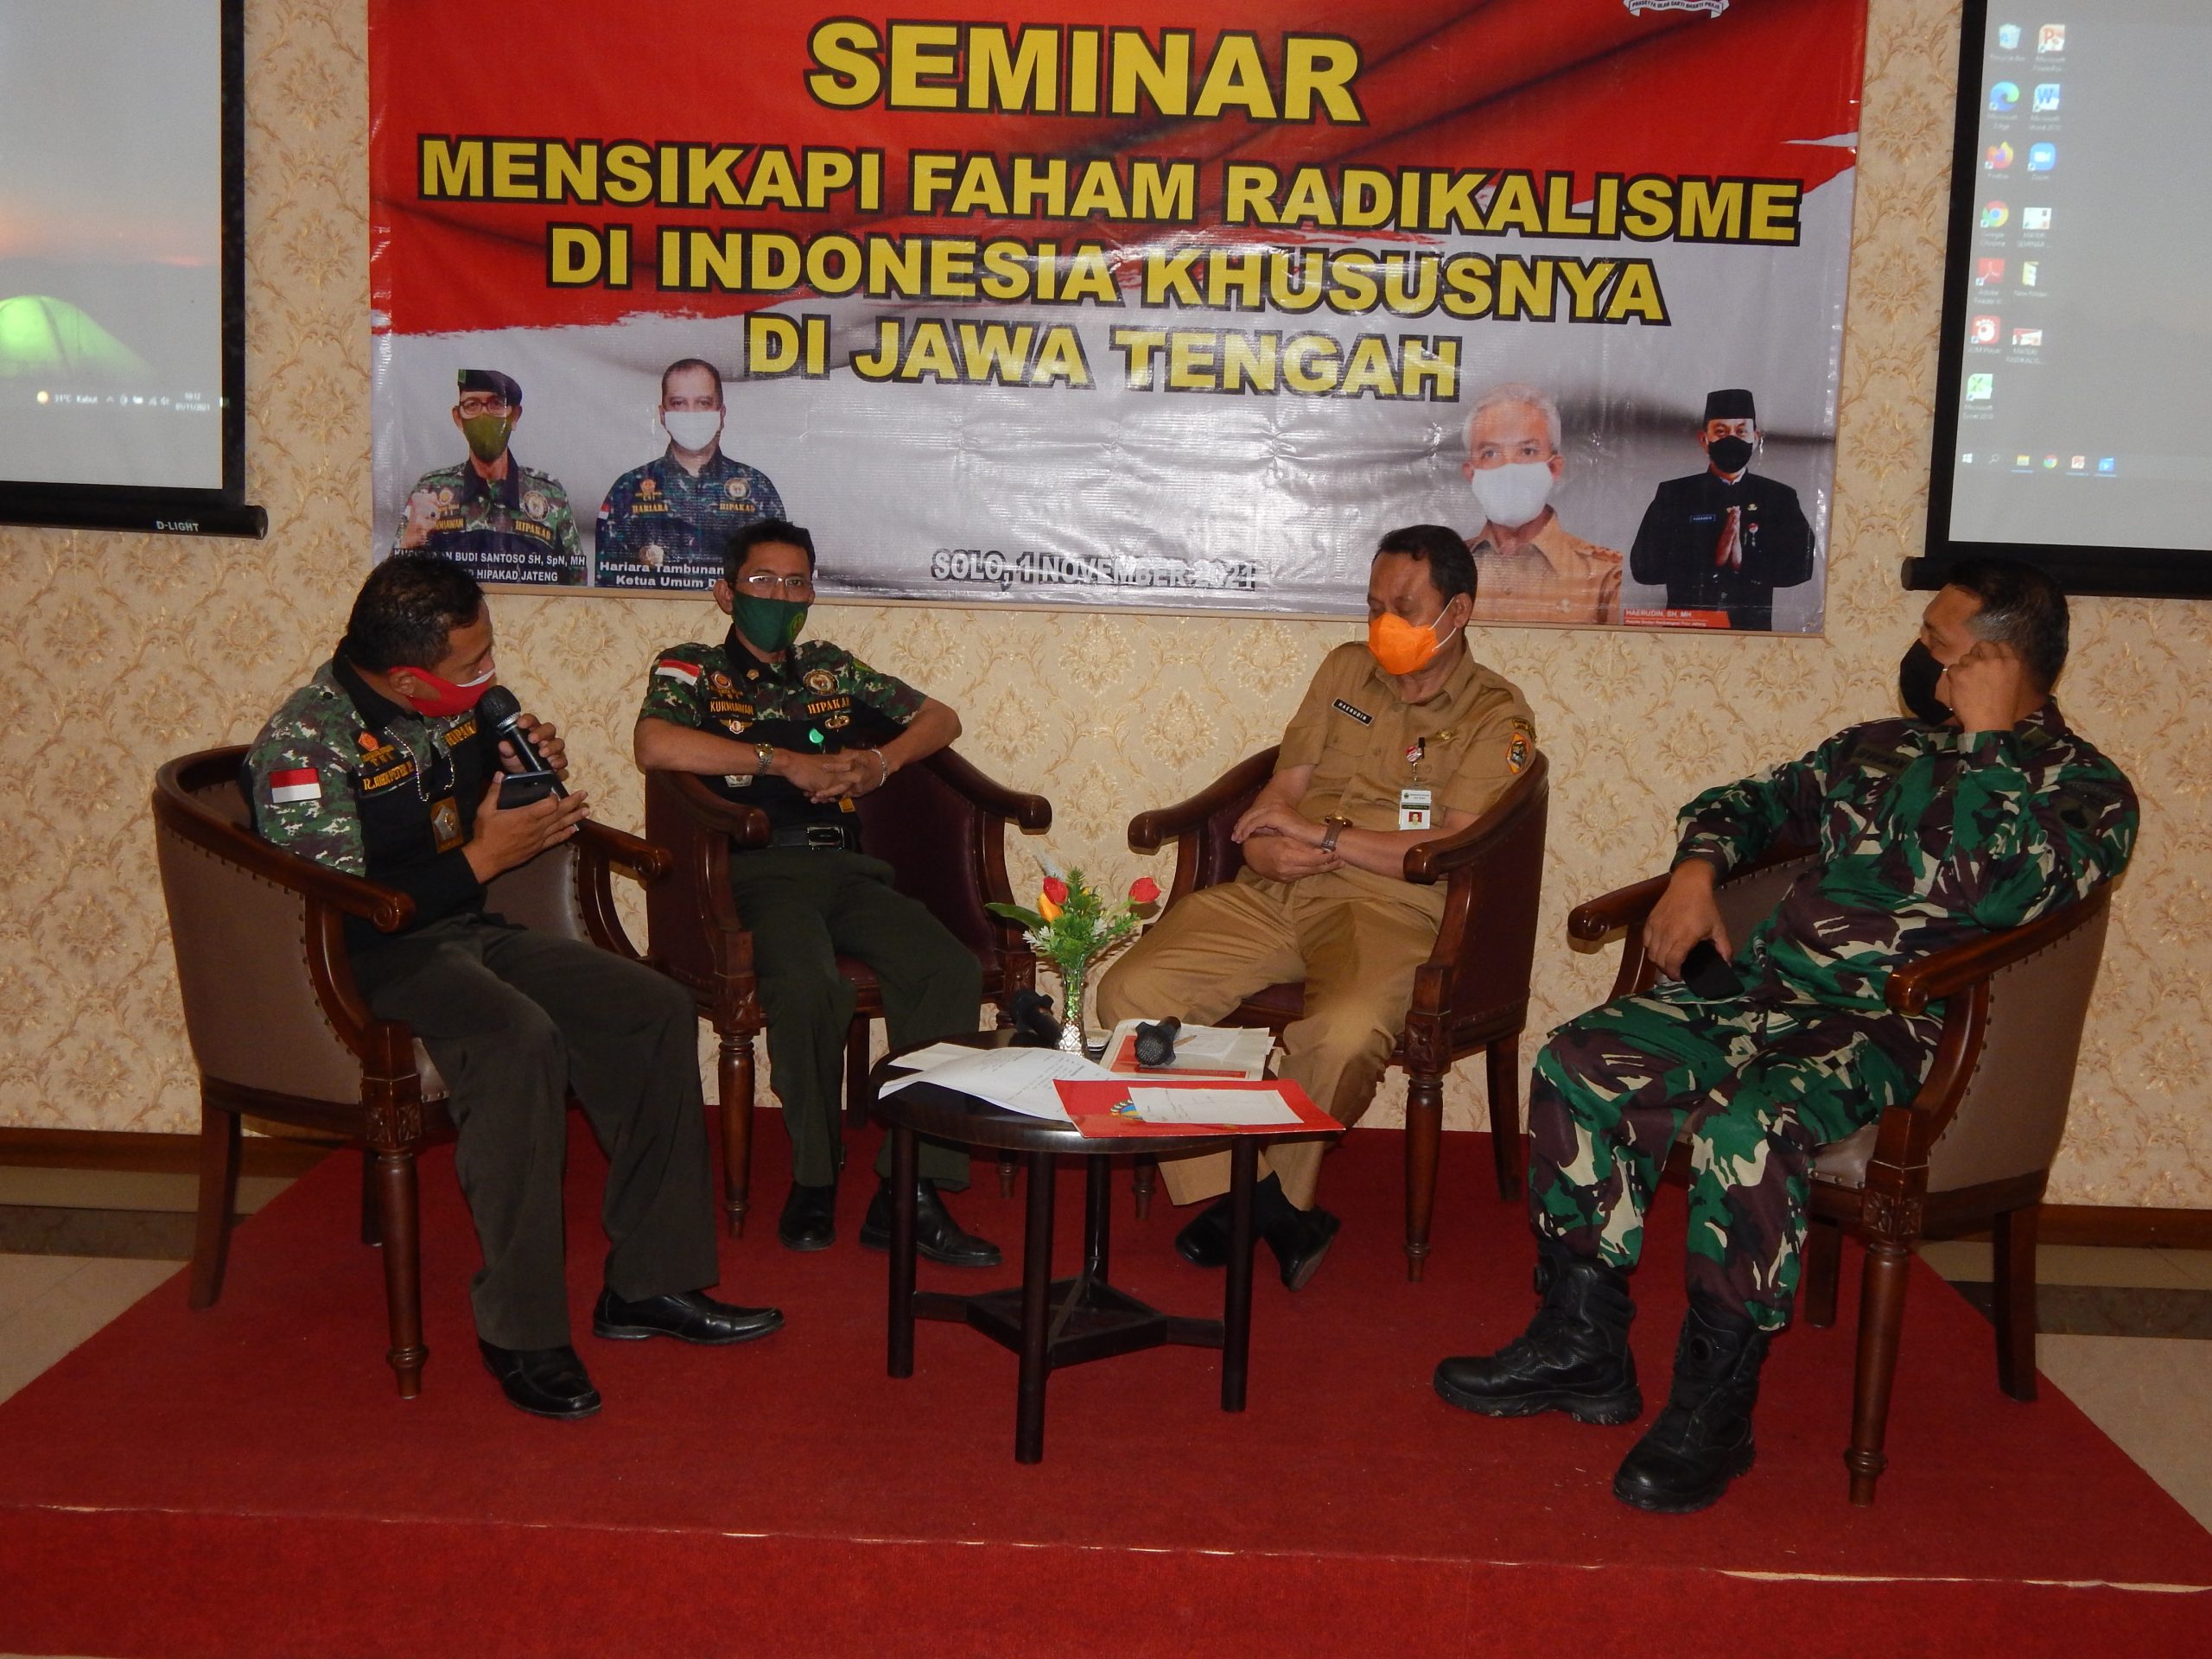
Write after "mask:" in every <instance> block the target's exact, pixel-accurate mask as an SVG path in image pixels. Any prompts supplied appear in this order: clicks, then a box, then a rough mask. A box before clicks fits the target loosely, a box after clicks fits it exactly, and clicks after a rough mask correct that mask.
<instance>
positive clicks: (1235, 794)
mask: <svg viewBox="0 0 2212 1659" xmlns="http://www.w3.org/2000/svg"><path fill="white" fill-rule="evenodd" d="M1277 753H1280V748H1279V747H1278V748H1271V749H1262V750H1261V751H1260V753H1257V754H1254V755H1248V756H1246V757H1245V758H1244V759H1243V760H1240V761H1238V762H1237V763H1236V765H1235V766H1231V767H1230V769H1229V770H1228V771H1227V772H1223V773H1222V774H1221V776H1220V777H1218V778H1217V779H1214V780H1213V782H1211V784H1208V785H1206V786H1205V788H1204V789H1202V790H1200V791H1198V793H1197V794H1195V795H1193V796H1192V797H1191V798H1189V799H1188V800H1183V801H1178V802H1176V803H1175V804H1174V805H1173V806H1159V807H1154V809H1153V810H1151V811H1149V812H1140V813H1138V814H1137V815H1136V817H1134V818H1131V819H1130V820H1129V846H1130V848H1131V849H1132V850H1134V851H1135V852H1140V853H1156V852H1158V851H1159V850H1160V848H1161V847H1162V846H1164V845H1165V844H1166V842H1169V841H1171V840H1173V838H1174V837H1176V836H1180V835H1183V834H1185V833H1186V832H1187V831H1190V830H1193V829H1200V828H1203V827H1204V826H1205V823H1206V821H1207V820H1208V819H1209V818H1211V817H1213V816H1214V815H1215V814H1216V813H1217V812H1219V811H1221V810H1224V808H1226V807H1228V806H1229V805H1230V804H1232V803H1234V802H1235V801H1236V800H1238V799H1239V798H1242V797H1243V796H1247V795H1249V794H1251V793H1253V792H1254V791H1256V790H1258V789H1260V788H1262V787H1263V786H1264V785H1266V783H1267V781H1268V779H1270V778H1272V777H1273V776H1274V770H1275V756H1276V755H1277Z"/></svg>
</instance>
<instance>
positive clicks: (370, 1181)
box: [361, 1147, 384, 1249]
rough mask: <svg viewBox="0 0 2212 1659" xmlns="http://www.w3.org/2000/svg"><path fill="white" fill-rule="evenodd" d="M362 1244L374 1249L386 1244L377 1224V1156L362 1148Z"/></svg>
mask: <svg viewBox="0 0 2212 1659" xmlns="http://www.w3.org/2000/svg"><path fill="white" fill-rule="evenodd" d="M361 1243H364V1244H365V1245H367V1246H368V1247H369V1248H370V1249H376V1248H377V1246H378V1245H379V1244H381V1243H384V1229H383V1228H382V1227H380V1226H379V1225H378V1224H377V1155H376V1154H375V1153H373V1152H372V1151H370V1150H369V1148H368V1147H362V1148H361Z"/></svg>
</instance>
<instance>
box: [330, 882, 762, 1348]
mask: <svg viewBox="0 0 2212 1659" xmlns="http://www.w3.org/2000/svg"><path fill="white" fill-rule="evenodd" d="M353 971H354V976H355V978H356V979H357V980H358V981H359V984H360V987H361V991H362V994H363V995H365V997H366V998H367V999H368V1003H369V1007H370V1008H371V1009H372V1010H373V1011H374V1012H375V1013H376V1014H378V1015H379V1016H381V1017H383V1018H385V1019H389V1020H405V1021H406V1022H407V1023H408V1024H409V1025H410V1026H412V1027H414V1030H415V1034H416V1037H418V1038H420V1039H422V1043H423V1047H424V1048H426V1049H428V1050H429V1055H430V1058H431V1059H432V1060H434V1061H435V1062H436V1065H437V1068H438V1071H439V1072H440V1073H441V1075H442V1076H443V1077H444V1078H445V1080H446V1084H447V1086H448V1089H449V1090H451V1094H450V1097H449V1099H448V1110H449V1111H450V1112H451V1114H452V1116H453V1119H454V1124H455V1126H456V1128H458V1130H459V1132H460V1147H459V1150H458V1154H457V1156H456V1158H455V1160H454V1162H455V1166H456V1168H457V1169H458V1170H459V1172H460V1175H461V1192H462V1193H463V1194H464V1195H465V1196H466V1197H467V1200H468V1210H469V1214H470V1216H471V1217H472V1218H473V1219H474V1222H475V1224H476V1236H477V1240H478V1242H479V1243H480V1244H481V1245H482V1246H483V1250H484V1265H483V1268H482V1269H481V1270H480V1271H479V1272H478V1274H476V1276H475V1278H474V1280H472V1281H470V1286H469V1296H470V1300H471V1301H472V1302H473V1304H474V1307H475V1313H476V1331H477V1334H478V1335H479V1336H480V1337H482V1338H483V1339H484V1340H485V1341H486V1342H490V1343H494V1344H498V1345H499V1346H500V1347H502V1348H554V1347H559V1346H561V1345H562V1344H565V1343H566V1342H568V1340H569V1298H568V1291H567V1286H566V1275H565V1274H564V1272H563V1256H564V1254H565V1250H564V1244H563V1227H562V1214H563V1212H562V1201H561V1185H562V1178H563V1172H564V1168H565V1165H566V1161H567V1154H568V1145H569V1132H568V1110H567V1103H568V1096H569V1091H570V1090H574V1091H575V1096H576V1097H577V1099H578V1100H580V1101H581V1102H582V1103H583V1109H584V1113H585V1116H587V1117H588V1119H589V1120H590V1122H591V1127H592V1132H593V1133H594V1135H597V1136H598V1137H599V1143H600V1145H601V1147H603V1148H605V1150H606V1152H607V1158H608V1160H610V1162H611V1164H612V1165H613V1167H612V1168H610V1169H609V1170H608V1171H607V1191H606V1194H605V1198H604V1200H603V1202H602V1204H601V1222H602V1224H604V1225H605V1227H606V1229H607V1241H608V1249H607V1262H606V1270H605V1271H606V1283H607V1288H608V1289H610V1290H612V1291H613V1293H614V1294H616V1295H617V1296H620V1297H623V1298H625V1299H626V1300H639V1299H641V1298H644V1297H647V1296H659V1295H665V1294H670V1293H671V1292H676V1291H686V1290H698V1289H701V1288H703V1287H706V1286H708V1285H710V1284H712V1283H714V1282H715V1279H716V1278H717V1277H718V1276H719V1275H718V1271H717V1268H716V1266H715V1220H714V1200H713V1194H712V1192H711V1190H710V1179H709V1168H708V1154H707V1125H706V1116H705V1109H704V1108H703V1106H702V1103H701V1100H700V1090H699V1052H698V1016H697V1014H696V1011H695V1010H694V1008H693V1007H692V1002H691V997H690V993H689V992H687V991H685V990H684V989H683V988H682V987H680V986H678V985H677V984H676V983H675V982H673V981H671V980H669V979H666V978H664V976H661V975H659V974H657V973H654V972H653V971H652V969H649V968H642V967H639V965H638V964H637V963H633V962H627V961H625V960H623V959H622V958H621V957H616V956H613V955H612V954H610V953H609V952H607V951H605V950H600V949H598V948H597V947H596V946H594V945H591V944H584V943H582V941H579V940H575V939H564V938H556V937H553V936H551V935H548V934H543V933H533V932H531V931H530V930H528V929H526V928H520V927H512V926H510V925H507V924H505V923H504V922H500V921H498V920H496V919H493V918H486V917H481V916H476V915H464V916H457V917H448V918H445V919H444V920H442V921H438V922H434V923H432V924H430V925H429V926H427V927H424V928H423V929H422V930H420V931H417V932H414V933H410V934H408V935H406V936H405V937H404V938H397V939H394V940H392V941H391V942H390V943H388V944H378V945H377V946H375V947H374V948H373V949H371V950H360V951H357V952H356V953H355V955H354V958H353Z"/></svg>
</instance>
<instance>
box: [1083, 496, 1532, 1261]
mask: <svg viewBox="0 0 2212 1659" xmlns="http://www.w3.org/2000/svg"><path fill="white" fill-rule="evenodd" d="M1475 583H1476V577H1475V567H1474V562H1473V560H1472V559H1471V557H1470V556H1469V555H1468V552H1467V549H1466V545H1465V543H1463V542H1462V541H1461V540H1460V539H1459V534H1458V532H1456V531H1451V530H1447V529H1446V528H1445V527H1444V526H1442V525H1440V524H1414V525H1412V526H1410V527H1409V528H1408V529H1404V530H1395V531H1391V532H1390V533H1389V535H1388V536H1385V537H1383V543H1382V546H1381V548H1380V549H1379V550H1377V552H1376V555H1375V562H1374V564H1373V566H1372V568H1371V569H1370V572H1369V575H1368V580H1367V611H1368V617H1369V622H1368V640H1367V643H1366V644H1363V645H1339V646H1338V647H1337V648H1336V649H1335V650H1334V651H1332V652H1330V653H1329V655H1328V656H1327V657H1326V658H1324V659H1323V661H1322V664H1321V667H1320V671H1319V672H1318V673H1317V674H1315V675H1314V677H1313V683H1312V684H1311V685H1310V686H1308V687H1307V688H1306V699H1305V701H1304V702H1302V703H1300V706H1299V710H1298V713H1297V715H1296V716H1295V717H1294V718H1293V719H1292V721H1291V722H1290V726H1289V728H1288V729H1287V730H1286V731H1285V732H1284V734H1283V740H1282V753H1281V756H1280V757H1279V758H1278V759H1277V760H1276V762H1275V773H1274V778H1273V779H1270V780H1269V781H1268V785H1267V787H1266V788H1264V789H1262V791H1260V794H1259V797H1258V798H1257V799H1256V800H1255V801H1254V802H1253V804H1252V805H1251V807H1250V808H1249V810H1247V811H1246V812H1245V814H1244V816H1243V817H1242V818H1241V819H1239V820H1238V821H1237V823H1236V829H1235V830H1234V832H1233V834H1234V836H1235V839H1236V841H1237V842H1239V843H1240V844H1241V845H1242V847H1243V851H1244V868H1243V869H1242V870H1241V871H1239V872H1238V874H1237V876H1236V880H1234V881H1228V882H1224V883H1222V884H1221V885H1220V886H1218V887H1207V888H1205V889H1203V890H1201V891H1199V892H1197V893H1191V894H1188V895H1187V896H1185V898H1184V899H1181V900H1179V902H1177V903H1176V904H1175V905H1174V906H1173V907H1172V908H1171V909H1170V910H1168V911H1167V912H1166V914H1165V915H1163V916H1162V917H1161V918H1160V920H1159V922H1158V923H1157V924H1155V925H1154V926H1153V927H1152V928H1151V929H1150V930H1148V931H1147V932H1146V934H1145V936H1144V937H1143V938H1141V939H1140V940H1138V941H1137V943H1136V944H1135V946H1134V947H1133V948H1132V949H1131V950H1129V951H1128V954H1127V955H1126V956H1124V957H1122V959H1121V960H1120V961H1119V962H1117V963H1115V964H1114V966H1113V967H1112V968H1111V969H1109V970H1108V971H1107V974H1106V976H1105V978H1104V979H1103V981H1102V982H1100V985H1099V988H1098V1013H1099V1017H1100V1018H1101V1019H1103V1020H1105V1021H1106V1022H1107V1023H1108V1024H1109V1025H1111V1024H1113V1023H1116V1022H1117V1021H1119V1020H1128V1019H1142V1020H1158V1019H1164V1018H1166V1016H1168V1015H1170V1014H1173V1015H1175V1016H1177V1017H1178V1018H1179V1019H1182V1020H1188V1021H1191V1022H1192V1023H1195V1024H1205V1023H1206V1022H1208V1021H1211V1020H1218V1019H1220V1018H1222V1017H1223V1016H1224V1015H1225V1014H1228V1013H1229V1012H1230V1010H1231V1009H1233V1008H1235V1007H1236V1005H1237V1004H1238V1003H1239V1002H1241V1001H1243V999H1244V998H1245V997H1246V996H1248V995H1250V994H1251V993H1252V992H1254V991H1256V990H1259V989H1260V988H1262V987H1264V986H1268V985H1273V984H1276V983H1278V982H1281V981H1285V980H1303V981H1304V982H1305V985H1306V1013H1305V1016H1304V1017H1303V1018H1302V1019H1300V1020H1297V1021H1295V1022H1294V1023H1293V1024H1292V1025H1291V1026H1290V1027H1288V1028H1287V1030H1285V1032H1284V1033H1283V1047H1284V1050H1285V1054H1286V1058H1285V1062H1284V1065H1283V1075H1284V1076H1286V1077H1290V1078H1292V1079H1294V1081H1295V1082H1296V1083H1297V1084H1299V1086H1300V1087H1301V1088H1302V1089H1304V1090H1306V1093H1307V1094H1308V1095H1310V1096H1313V1101H1314V1103H1316V1104H1317V1105H1319V1106H1320V1107H1321V1108H1322V1109H1324V1110H1325V1111H1327V1112H1328V1113H1329V1114H1330V1116H1332V1117H1334V1118H1336V1119H1337V1120H1338V1122H1343V1123H1347V1124H1349V1123H1352V1122H1357V1120H1358V1118H1359V1116H1360V1115H1361V1114H1362V1113H1363V1112H1364V1111H1365V1110H1366V1109H1367V1106H1368V1103H1369V1101H1370V1099H1372V1098H1373V1096H1374V1094H1375V1085H1376V1083H1377V1082H1378V1081H1379V1080H1380V1079H1381V1077H1382V1076H1383V1067H1384V1066H1385V1065H1388V1064H1389V1058H1390V1050H1391V1047H1392V1046H1393V1044H1395V1041H1396V1040H1397V1034H1398V1028H1399V1027H1400V1026H1402V1024H1403V1023H1404V1021H1405V1016H1406V1009H1407V1007H1408V1006H1409V1005H1410V1004H1411V1002H1412V1001H1413V988H1414V970H1415V969H1418V968H1419V967H1420V966H1421V963H1423V962H1424V961H1426V960H1427V957H1428V953H1429V950H1431V948H1432V947H1433V945H1434V944H1435V943H1436V930H1437V927H1438V925H1439V924H1440V922H1441V921H1442V919H1443V915H1444V899H1445V893H1444V889H1443V888H1441V887H1416V886H1414V885H1413V884H1412V883H1410V882H1408V881H1407V880H1405V879H1404V875H1403V871H1404V868H1405V859H1406V855H1407V853H1408V852H1409V851H1410V850H1411V849H1413V848H1414V847H1416V846H1418V845H1419V844H1420V843H1421V842H1424V841H1433V840H1435V839H1436V838H1438V837H1440V836H1447V835H1450V834H1452V832H1453V831H1455V830H1458V829H1464V828H1465V827H1466V826H1467V825H1468V824H1470V823H1473V822H1474V821H1475V819H1476V818H1477V817H1479V816H1480V815H1481V814H1482V813H1483V811H1484V810H1485V809H1486V808H1488V807H1489V806H1490V805H1491V803H1492V802H1494V801H1496V800H1497V798H1498V797H1499V796H1500V795H1502V794H1503V792H1504V791H1505V789H1506V787H1507V786H1508V785H1510V784H1511V782H1512V781H1513V779H1514V778H1515V776H1516V774H1518V773H1519V772H1522V771H1524V770H1526V769H1527V767H1528V765H1529V761H1530V760H1532V759H1533V758H1534V756H1535V741H1536V734H1535V721H1534V720H1533V719H1532V718H1531V717H1530V715H1529V705H1528V704H1527V703H1526V702H1523V701H1522V696H1521V693H1520V692H1519V691H1518V690H1516V689H1515V688H1514V687H1513V686H1512V685H1511V684H1510V683H1508V682H1507V681H1505V680H1503V679H1501V678H1500V677H1498V676H1497V675H1496V674H1493V673H1491V671H1489V670H1488V669H1486V668H1484V667H1483V666H1482V665H1481V664H1478V663H1477V662H1476V661H1475V659H1474V658H1473V657H1472V656H1471V655H1470V654H1469V652H1468V651H1467V645H1466V639H1465V627H1466V623H1467V618H1468V615H1469V614H1470V613H1471V611H1472V609H1473V607H1474V605H1475V600H1476V591H1475ZM1320 1162H1321V1147H1320V1145H1319V1142H1316V1141H1292V1142H1289V1143H1287V1144H1285V1145H1282V1146H1279V1147H1274V1148H1272V1149H1270V1150H1269V1151H1268V1152H1265V1153H1263V1154H1262V1155H1261V1169H1262V1175H1263V1179H1262V1181H1261V1183H1260V1185H1259V1188H1258V1190H1257V1192H1256V1194H1255V1204H1254V1209H1253V1219H1254V1222H1255V1225H1256V1226H1257V1227H1258V1228H1259V1230H1260V1232H1261V1235H1262V1236H1263V1237H1265V1238H1266V1239H1267V1241H1268V1244H1269V1246H1270V1247H1271V1248H1272V1249H1274V1253H1275V1256H1276V1259H1277V1261H1278V1262H1280V1263H1281V1268H1282V1279H1283V1282H1284V1283H1285V1284H1286V1285H1287V1286H1289V1287H1290V1288H1292V1289H1293V1290H1296V1289H1299V1288H1300V1287H1302V1286H1304V1284H1305V1283H1306V1281H1307V1280H1308V1279H1310V1278H1311V1277H1312V1276H1313V1270H1314V1268H1317V1267H1318V1266H1319V1265H1320V1261H1321V1257H1322V1255H1324V1254H1325V1253H1326V1251H1327V1249H1328V1248H1329V1243H1330V1241H1331V1240H1332V1238H1334V1237H1335V1236H1336V1231H1337V1218H1336V1217H1334V1216H1332V1215H1331V1214H1329V1212H1328V1211H1325V1210H1322V1209H1319V1208H1318V1207H1317V1206H1316V1205H1314V1202H1313V1196H1314V1188H1315V1185H1316V1183H1317V1181H1318V1179H1319V1174H1320ZM1160 1173H1161V1175H1162V1176H1163V1177H1164V1179H1165V1180H1166V1186H1167V1193H1168V1196H1169V1197H1170V1198H1173V1200H1174V1201H1175V1202H1176V1203H1177V1204H1191V1203H1193V1202H1196V1201H1197V1200H1198V1199H1202V1198H1216V1197H1217V1195H1218V1194H1221V1193H1223V1192H1225V1191H1226V1190H1227V1188H1228V1185H1229V1157H1228V1154H1226V1153H1215V1154H1206V1155H1203V1156H1197V1157H1190V1158H1180V1159H1163V1160H1161V1162H1160ZM1228 1236H1229V1234H1228V1210H1227V1200H1226V1199H1225V1198H1224V1199H1220V1200H1219V1201H1218V1202H1217V1203H1215V1204H1213V1205H1210V1206H1209V1207H1208V1208H1207V1209H1206V1210H1205V1211H1203V1212H1201V1213H1200V1214H1199V1216H1198V1217H1197V1218H1196V1219H1195V1220H1193V1221H1192V1222H1191V1223H1190V1224H1188V1225H1187V1226H1185V1228H1184V1229H1183V1230H1182V1231H1181V1232H1179V1234H1177V1235H1176V1239H1175V1247H1176V1249H1178V1250H1179V1251H1181V1252H1182V1254H1183V1255H1184V1256H1185V1259H1186V1260H1189V1261H1191V1262H1195V1263H1197V1264H1198V1266H1200V1267H1219V1266H1221V1265H1222V1264H1223V1263H1224V1262H1225V1261H1226V1259H1227V1254H1228Z"/></svg>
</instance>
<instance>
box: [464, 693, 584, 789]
mask: <svg viewBox="0 0 2212 1659" xmlns="http://www.w3.org/2000/svg"><path fill="white" fill-rule="evenodd" d="M476 717H477V718H478V719H479V720H482V721H489V722H490V724H491V728H492V735H493V738H495V739H499V738H504V739H505V740H506V741H508V742H510V743H512V744H513V745H514V746H515V753H516V755H517V756H518V757H519V758H520V760H521V761H522V764H523V770H524V772H543V773H544V774H545V775H546V776H547V777H550V778H551V779H553V792H554V793H555V794H556V795H566V794H567V793H568V792H569V791H567V790H566V789H564V788H563V787H562V785H561V779H560V776H559V774H558V773H556V772H554V770H553V768H552V767H550V766H547V765H546V764H545V757H544V756H543V755H542V754H540V753H538V752H537V746H536V745H535V744H533V743H532V742H531V741H530V739H529V738H528V737H527V736H526V735H524V732H523V729H522V728H521V727H520V726H518V725H517V724H516V723H515V722H516V721H519V720H520V719H521V718H522V704H521V703H520V702H517V701H516V699H515V694H514V693H513V692H512V691H510V690H507V688H506V687H505V686H504V685H492V686H486V688H485V689H484V695H483V696H480V697H479V698H477V700H476Z"/></svg>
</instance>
